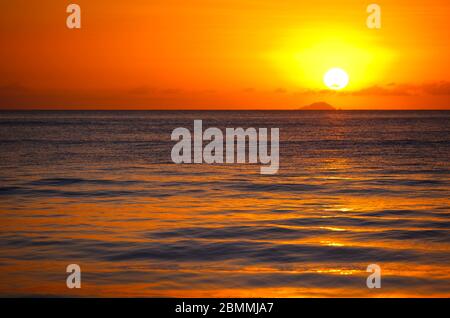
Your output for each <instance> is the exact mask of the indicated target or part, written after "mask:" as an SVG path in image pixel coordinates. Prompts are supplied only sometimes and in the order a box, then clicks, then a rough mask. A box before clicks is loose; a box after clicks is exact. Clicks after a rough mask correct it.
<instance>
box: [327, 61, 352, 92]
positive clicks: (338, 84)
mask: <svg viewBox="0 0 450 318" xmlns="http://www.w3.org/2000/svg"><path fill="white" fill-rule="evenodd" d="M348 80H349V79H348V75H347V73H346V72H345V71H344V70H343V69H341V68H337V67H335V68H332V69H330V70H328V72H326V73H325V75H324V77H323V82H324V83H325V85H326V86H327V87H328V88H330V89H334V90H339V89H342V88H344V87H345V86H347V84H348Z"/></svg>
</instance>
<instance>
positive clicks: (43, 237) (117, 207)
mask: <svg viewBox="0 0 450 318" xmlns="http://www.w3.org/2000/svg"><path fill="white" fill-rule="evenodd" d="M195 119H201V120H203V127H204V128H207V127H218V128H221V129H224V128H226V127H235V128H237V127H243V128H248V127H255V128H279V129H280V170H279V173H278V174H275V175H261V174H260V165H258V164H257V165H255V164H215V165H207V164H191V165H189V164H182V165H177V164H174V163H172V161H171V157H170V154H171V149H172V147H173V145H174V144H175V142H173V141H171V139H170V136H171V132H172V130H173V129H175V128H177V127H186V128H189V129H191V130H192V129H193V122H194V120H195ZM449 161H450V112H448V111H447V112H446V111H418V112H415V111H399V112H396V111H331V112H327V111H322V112H320V111H318V112H315V111H311V112H309V111H222V112H221V111H172V112H170V111H168V112H165V111H148V112H145V111H143V112H140V111H130V112H128V111H121V112H112V111H111V112H110V111H103V112H75V111H61V112H57V111H55V112H52V111H48V112H45V111H42V112H0V296H8V297H13V296H43V297H46V296H62V297H66V296H67V297H71V296H94V297H106V296H124V297H128V296H129V297H131V296H143V297H164V296H170V297H173V296H176V297H216V296H217V297H317V296H320V297H353V296H357V297H397V296H406V297H413V296H414V297H417V296H418V297H422V296H423V297H427V296H436V297H450V200H449V195H450V164H449ZM69 264H78V265H79V266H80V267H81V270H82V274H81V279H82V286H81V287H82V288H81V289H68V288H67V287H66V277H67V275H68V274H67V273H66V266H67V265H69ZM370 264H377V265H379V266H380V267H381V270H382V272H381V277H382V278H381V288H380V289H369V288H367V286H366V279H367V277H368V276H369V275H370V273H368V272H366V269H367V266H368V265H370Z"/></svg>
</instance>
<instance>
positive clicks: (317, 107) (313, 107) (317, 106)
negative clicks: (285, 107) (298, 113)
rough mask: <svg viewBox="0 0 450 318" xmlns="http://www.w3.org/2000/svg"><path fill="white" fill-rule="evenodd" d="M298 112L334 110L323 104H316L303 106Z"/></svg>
mask: <svg viewBox="0 0 450 318" xmlns="http://www.w3.org/2000/svg"><path fill="white" fill-rule="evenodd" d="M299 110H336V108H335V107H333V106H331V105H330V104H328V103H325V102H317V103H312V104H310V105H306V106H303V107H301V108H299Z"/></svg>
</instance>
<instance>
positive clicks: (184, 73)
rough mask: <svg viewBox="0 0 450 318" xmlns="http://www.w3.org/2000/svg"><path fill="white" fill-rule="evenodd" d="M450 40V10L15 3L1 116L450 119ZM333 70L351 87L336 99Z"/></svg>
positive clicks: (292, 0)
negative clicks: (424, 115)
mask: <svg viewBox="0 0 450 318" xmlns="http://www.w3.org/2000/svg"><path fill="white" fill-rule="evenodd" d="M70 3H77V4H79V5H80V6H81V9H82V28H81V30H69V29H67V27H66V17H67V15H68V14H67V13H66V12H65V11H66V6H67V5H68V4H70ZM370 3H378V4H379V5H380V6H381V8H382V28H381V29H380V30H371V29H368V28H367V26H366V18H367V15H368V14H367V13H366V7H367V5H368V4H370ZM449 29H450V2H449V1H448V0H428V1H420V0H396V1H394V0H389V1H388V0H377V1H376V0H373V1H362V0H340V1H336V0H314V1H301V0H165V1H155V0H128V1H120V2H119V1H112V0H72V1H60V0H45V1H42V0H41V1H38V0H15V1H8V2H5V3H2V8H1V11H0V44H1V50H0V75H1V76H0V108H2V109H30V108H34V109H43V108H45V109H85V108H89V109H181V108H186V109H205V108H207V109H209V108H211V109H250V108H258V109H295V108H298V107H301V106H303V105H306V104H309V103H312V102H316V101H327V102H329V103H331V104H333V105H334V106H337V107H340V108H343V109H354V108H358V109H368V108H369V109H381V108H383V109H386V108H387V109H417V108H419V109H450V75H449V74H450V63H449V61H448V59H449V58H448V57H449V56H450V44H449V41H448V37H449V35H448V30H449ZM332 67H341V68H343V69H345V70H346V71H347V73H348V74H349V76H350V83H349V85H348V87H346V88H345V89H343V90H341V91H338V92H335V91H331V90H329V89H327V87H326V86H325V85H324V84H323V83H322V77H323V74H324V72H325V71H326V70H327V69H329V68H332Z"/></svg>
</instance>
